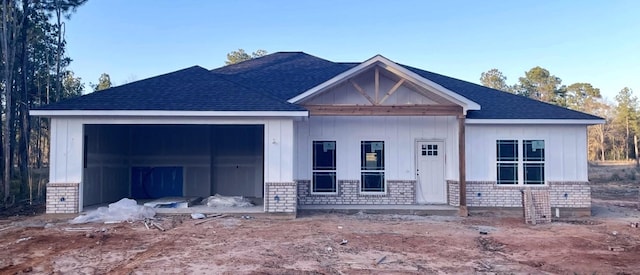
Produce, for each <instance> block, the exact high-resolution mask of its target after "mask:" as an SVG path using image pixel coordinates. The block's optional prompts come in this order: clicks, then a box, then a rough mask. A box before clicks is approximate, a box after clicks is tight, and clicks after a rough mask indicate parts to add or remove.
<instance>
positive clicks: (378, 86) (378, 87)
mask: <svg viewBox="0 0 640 275" xmlns="http://www.w3.org/2000/svg"><path fill="white" fill-rule="evenodd" d="M375 90H376V92H375V94H376V103H375V105H379V104H380V101H378V100H379V99H380V97H379V96H378V95H379V94H380V69H379V68H378V66H376V74H375Z"/></svg>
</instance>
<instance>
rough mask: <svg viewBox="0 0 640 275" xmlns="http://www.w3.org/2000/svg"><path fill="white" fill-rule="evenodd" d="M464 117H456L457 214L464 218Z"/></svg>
mask: <svg viewBox="0 0 640 275" xmlns="http://www.w3.org/2000/svg"><path fill="white" fill-rule="evenodd" d="M465 142H466V141H465V115H463V114H460V115H458V176H459V179H458V182H459V184H460V209H459V210H458V214H459V215H460V216H463V217H466V216H468V215H469V212H468V211H467V175H466V173H467V172H466V170H467V169H466V163H467V160H466V157H465V155H466V154H465Z"/></svg>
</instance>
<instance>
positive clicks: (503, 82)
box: [480, 69, 512, 92]
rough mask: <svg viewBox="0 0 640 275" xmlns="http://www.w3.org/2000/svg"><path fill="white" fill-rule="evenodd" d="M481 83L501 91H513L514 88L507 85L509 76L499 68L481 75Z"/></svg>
mask: <svg viewBox="0 0 640 275" xmlns="http://www.w3.org/2000/svg"><path fill="white" fill-rule="evenodd" d="M480 83H482V85H483V86H486V87H489V88H493V89H496V90H500V91H505V92H511V91H512V89H511V87H509V85H507V77H506V76H505V75H504V74H502V72H501V71H500V70H498V69H491V70H488V71H486V72H483V73H482V74H481V75H480Z"/></svg>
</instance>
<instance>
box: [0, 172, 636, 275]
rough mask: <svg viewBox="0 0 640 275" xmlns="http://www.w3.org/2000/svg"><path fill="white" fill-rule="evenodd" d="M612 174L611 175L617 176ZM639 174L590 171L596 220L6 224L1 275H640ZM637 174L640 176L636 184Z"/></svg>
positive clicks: (344, 218) (329, 218)
mask: <svg viewBox="0 0 640 275" xmlns="http://www.w3.org/2000/svg"><path fill="white" fill-rule="evenodd" d="M614 174H615V176H614ZM637 174H638V170H636V169H635V168H633V166H624V165H617V166H592V167H591V169H590V178H591V181H592V194H593V211H592V212H593V216H592V217H589V218H561V219H559V220H556V221H554V222H553V223H551V224H546V225H535V226H534V225H525V224H524V223H523V219H522V218H521V217H517V216H514V215H506V214H492V215H489V214H485V215H483V216H470V217H466V218H460V217H441V216H427V217H423V216H412V215H369V214H354V215H344V214H305V215H299V217H298V218H297V219H295V220H282V219H274V218H268V217H261V216H258V217H251V218H248V219H247V218H246V217H244V218H243V217H222V218H215V219H210V220H208V221H207V222H204V223H200V224H196V223H199V222H201V220H192V219H191V218H190V217H188V216H170V217H168V216H165V217H161V218H160V220H159V221H158V222H159V223H160V224H161V227H163V228H165V229H166V231H160V230H158V229H155V228H152V229H147V228H146V227H145V225H144V223H142V222H134V223H120V224H82V225H71V224H68V223H67V222H66V221H68V220H69V219H70V218H72V217H73V216H51V215H43V214H40V215H35V216H33V215H32V216H25V215H29V213H31V209H28V210H24V211H21V212H18V213H19V214H20V213H21V214H22V215H19V216H16V215H10V216H4V217H0V274H22V273H47V274H49V273H58V274H96V273H98V274H103V273H112V274H160V273H161V274H167V273H169V274H173V273H178V274H185V273H186V274H371V273H377V274H438V273H441V274H452V273H454V274H514V273H515V274H523V273H524V274H640V228H635V227H632V226H631V223H637V222H640V211H638V209H637V207H638V198H639V197H638V187H639V185H640V184H639V182H640V181H639V180H636V176H637ZM639 179H640V177H639Z"/></svg>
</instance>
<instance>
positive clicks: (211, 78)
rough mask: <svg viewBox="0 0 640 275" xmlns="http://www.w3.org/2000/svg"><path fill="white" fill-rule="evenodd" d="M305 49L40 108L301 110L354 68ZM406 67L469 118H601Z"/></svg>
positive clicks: (188, 71) (187, 71)
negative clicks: (316, 90)
mask: <svg viewBox="0 0 640 275" xmlns="http://www.w3.org/2000/svg"><path fill="white" fill-rule="evenodd" d="M358 64H360V63H335V62H331V61H328V60H325V59H321V58H318V57H315V56H312V55H308V54H306V53H303V52H279V53H274V54H270V55H267V56H264V57H260V58H256V59H252V60H248V61H245V62H241V63H238V64H234V65H229V66H225V67H221V68H217V69H214V70H211V71H208V70H206V69H204V68H202V67H198V66H194V67H190V68H186V69H183V70H179V71H176V72H172V73H168V74H164V75H160V76H156V77H152V78H148V79H145V80H140V81H136V82H133V83H129V84H126V85H122V86H118V87H114V88H110V89H107V90H104V91H99V92H94V93H91V94H88V95H84V96H81V97H78V98H73V99H69V100H66V101H62V102H59V103H54V104H51V105H47V106H43V107H40V108H38V109H40V110H163V111H303V110H304V109H303V108H302V107H300V106H297V105H294V104H289V103H287V100H288V99H291V98H293V97H295V96H297V95H299V94H301V93H304V92H305V91H307V90H309V89H311V88H313V87H315V86H317V85H319V84H321V83H323V82H325V81H327V80H329V79H331V78H332V77H334V76H336V75H338V74H340V73H342V72H344V71H346V70H348V69H350V68H353V67H354V66H357V65H358ZM400 66H403V67H405V68H406V69H408V70H410V71H412V72H414V73H416V74H418V75H420V76H422V77H424V78H426V79H428V80H430V81H433V82H435V83H438V84H439V85H441V86H443V87H445V88H447V89H449V90H451V91H453V92H455V93H458V94H460V95H461V96H463V97H465V98H467V99H469V100H471V101H474V102H476V103H478V104H480V106H481V110H479V111H469V112H468V114H467V118H470V119H600V118H599V117H596V116H592V115H589V114H585V113H581V112H577V111H573V110H569V109H566V108H562V107H558V106H555V105H551V104H547V103H544V102H540V101H537V100H533V99H529V98H525V97H522V96H518V95H514V94H510V93H506V92H502V91H498V90H494V89H491V88H487V87H484V86H480V85H477V84H474V83H470V82H467V81H462V80H459V79H455V78H451V77H447V76H444V75H439V74H436V73H432V72H428V71H424V70H421V69H417V68H413V67H410V66H405V65H400Z"/></svg>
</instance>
